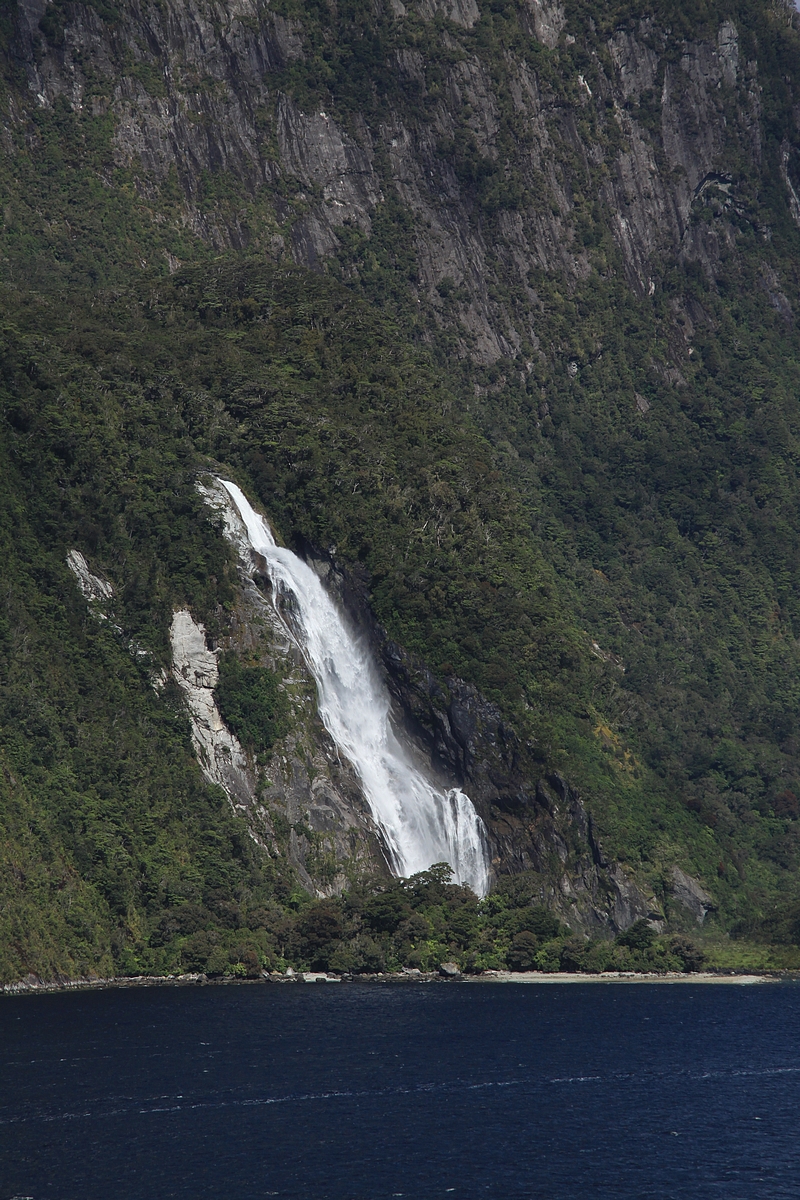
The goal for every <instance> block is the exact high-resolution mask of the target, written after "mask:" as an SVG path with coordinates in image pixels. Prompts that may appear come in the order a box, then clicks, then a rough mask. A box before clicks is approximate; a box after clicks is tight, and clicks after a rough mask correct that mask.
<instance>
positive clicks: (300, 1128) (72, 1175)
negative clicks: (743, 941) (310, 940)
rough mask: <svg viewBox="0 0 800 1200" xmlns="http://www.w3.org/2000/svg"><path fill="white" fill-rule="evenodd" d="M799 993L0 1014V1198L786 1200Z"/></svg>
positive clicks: (651, 993) (22, 1008)
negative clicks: (648, 1199)
mask: <svg viewBox="0 0 800 1200" xmlns="http://www.w3.org/2000/svg"><path fill="white" fill-rule="evenodd" d="M798 1110H800V987H798V986H797V985H780V984H774V985H772V984H770V985H763V986H753V987H734V986H732V987H724V986H703V985H694V984H680V985H675V986H668V985H667V986H659V985H657V984H656V985H650V984H637V985H614V984H585V985H584V984H577V985H569V984H563V985H561V984H554V985H540V986H536V985H533V986H522V985H520V986H515V985H502V984H455V983H445V984H406V985H391V984H390V985H381V984H346V983H344V984H337V985H330V984H325V985H321V984H316V985H310V984H285V985H269V984H263V985H260V984H254V985H250V986H248V985H241V986H221V987H205V988H178V987H175V988H168V987H162V988H151V989H141V990H128V991H125V990H109V991H103V992H92V993H78V994H74V993H73V994H60V995H47V996H21V997H3V998H0V1164H2V1165H0V1197H2V1200H9V1198H10V1197H12V1196H28V1197H33V1198H34V1200H45V1198H53V1197H55V1198H59V1200H61V1198H64V1200H77V1198H78V1197H80V1198H83V1200H107V1198H108V1197H120V1198H124V1200H168V1198H170V1197H195V1198H201V1197H202V1198H205V1197H214V1198H215V1200H219V1198H220V1197H225V1198H227V1197H240V1198H242V1200H261V1198H262V1197H266V1196H281V1197H287V1198H292V1200H384V1198H386V1200H389V1198H390V1197H400V1196H404V1197H407V1198H409V1200H438V1198H439V1197H441V1198H442V1200H446V1198H447V1197H453V1198H454V1200H479V1198H484V1197H488V1198H491V1200H500V1198H502V1200H506V1198H517V1197H519V1198H525V1200H530V1198H532V1197H535V1198H537V1200H538V1198H541V1200H545V1198H546V1200H579V1198H580V1200H583V1198H585V1197H591V1198H592V1200H628V1198H634V1197H635V1198H637V1200H638V1198H639V1197H657V1198H658V1200H666V1198H674V1200H698V1197H703V1198H704V1200H705V1198H708V1197H711V1198H714V1197H725V1198H726V1200H780V1198H782V1197H792V1198H796V1197H797V1195H798V1180H797V1170H796V1166H797V1113H798Z"/></svg>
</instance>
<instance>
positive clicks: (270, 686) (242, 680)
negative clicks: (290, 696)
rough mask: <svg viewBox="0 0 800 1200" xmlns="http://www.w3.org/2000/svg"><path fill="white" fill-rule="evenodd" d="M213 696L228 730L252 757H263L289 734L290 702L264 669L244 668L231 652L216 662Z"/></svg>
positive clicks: (273, 674)
mask: <svg viewBox="0 0 800 1200" xmlns="http://www.w3.org/2000/svg"><path fill="white" fill-rule="evenodd" d="M218 662H219V683H218V684H217V686H216V688H215V689H214V697H215V699H216V701H217V705H218V706H219V710H220V713H221V714H222V718H223V720H224V721H225V724H226V725H227V726H228V728H229V729H230V730H231V731H232V732H233V733H235V734H236V736H237V737H238V739H239V741H240V742H241V743H242V745H243V746H244V747H245V749H246V750H248V751H250V753H251V754H257V755H264V754H266V753H267V752H268V751H269V750H271V749H272V747H273V745H274V744H275V742H276V741H278V740H279V739H280V738H281V737H283V735H284V734H285V733H288V731H289V701H288V700H287V698H286V693H285V692H283V691H281V689H280V679H279V677H278V676H277V675H276V674H275V672H274V671H270V670H268V669H267V668H266V667H246V666H243V665H242V664H241V662H240V661H239V659H238V658H237V656H236V655H235V654H233V653H232V652H230V651H229V652H228V653H227V654H223V655H221V656H220V658H219V660H218Z"/></svg>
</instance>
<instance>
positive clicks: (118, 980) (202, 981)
mask: <svg viewBox="0 0 800 1200" xmlns="http://www.w3.org/2000/svg"><path fill="white" fill-rule="evenodd" d="M782 981H800V972H797V971H774V972H765V973H754V972H747V971H742V972H740V973H735V972H733V971H724V972H719V973H717V972H714V971H696V972H690V973H684V972H677V971H674V972H670V973H668V974H666V975H656V974H645V973H638V974H637V973H635V972H633V971H603V972H601V973H599V974H597V975H589V974H586V975H584V974H581V973H580V972H577V971H557V972H544V971H485V972H484V973H483V974H481V975H462V974H455V975H454V974H452V973H447V974H442V973H441V972H439V971H435V972H421V971H403V972H397V973H391V974H390V973H385V974H379V975H331V974H326V973H325V972H322V971H297V972H294V973H292V974H291V975H286V974H283V975H281V974H277V973H275V974H267V973H266V972H265V973H263V974H262V975H261V976H256V977H255V978H250V979H242V978H233V977H230V976H229V977H227V978H226V977H221V978H209V977H208V976H206V975H202V974H186V975H117V976H111V977H109V978H100V979H62V980H57V981H46V980H42V979H38V978H36V977H32V976H27V977H26V978H25V979H21V980H19V981H18V982H16V983H7V984H3V985H2V986H0V996H31V995H43V994H44V995H47V994H53V993H56V992H83V991H106V990H109V989H112V988H119V989H124V988H141V987H220V986H223V987H230V986H232V985H239V986H240V985H243V984H249V985H253V984H298V983H302V984H320V983H355V984H362V985H363V984H376V983H389V984H414V983H473V984H491V983H501V984H527V985H531V984H533V985H535V984H540V985H545V986H546V985H552V984H576V983H577V984H580V983H595V984H596V983H605V984H648V983H649V984H653V983H656V984H687V983H695V984H726V985H728V986H731V985H733V986H738V987H745V986H750V985H753V984H764V983H780V982H782Z"/></svg>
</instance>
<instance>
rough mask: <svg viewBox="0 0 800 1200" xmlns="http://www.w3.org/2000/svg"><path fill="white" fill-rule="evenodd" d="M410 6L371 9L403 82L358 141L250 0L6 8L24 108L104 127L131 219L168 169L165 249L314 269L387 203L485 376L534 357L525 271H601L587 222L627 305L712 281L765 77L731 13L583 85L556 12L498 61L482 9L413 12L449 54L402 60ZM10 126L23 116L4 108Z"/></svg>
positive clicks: (465, 1) (348, 109)
mask: <svg viewBox="0 0 800 1200" xmlns="http://www.w3.org/2000/svg"><path fill="white" fill-rule="evenodd" d="M51 7H52V9H53V12H55V11H56V6H55V5H54V6H51ZM411 8H412V6H411V5H405V4H403V3H401V2H400V0H394V3H392V4H390V5H388V7H387V9H386V10H385V11H384V10H383V8H382V6H378V11H376V18H375V19H376V21H377V22H378V23H379V25H380V27H381V29H382V30H383V37H384V40H385V43H386V46H387V54H388V55H389V57H388V58H387V61H386V62H385V64H383V66H382V68H381V69H382V70H383V71H385V72H386V73H387V75H391V76H392V77H393V78H395V79H396V83H397V86H395V87H393V89H392V91H391V95H392V97H393V98H392V100H391V103H389V102H388V101H387V102H386V103H384V104H383V105H382V107H381V108H380V109H379V111H380V117H379V120H378V121H377V122H376V123H374V124H373V125H372V126H368V124H367V120H366V118H365V117H364V116H363V115H362V114H360V113H358V112H357V111H354V110H353V107H352V104H349V105H347V106H345V109H344V111H343V112H341V113H339V112H337V113H334V112H329V111H325V109H324V107H323V106H322V105H320V106H319V107H318V108H316V109H310V108H309V105H308V94H307V92H306V93H303V95H304V97H305V98H304V99H303V101H302V103H301V102H300V100H299V99H298V97H297V96H295V95H293V94H292V85H291V77H290V76H289V75H287V70H286V69H287V67H288V66H289V65H290V64H291V63H293V62H294V63H296V62H298V61H302V60H303V59H304V58H305V59H308V58H309V56H311V55H313V54H314V53H317V50H316V49H315V47H314V45H312V42H310V41H309V40H308V36H307V33H308V31H307V28H306V24H304V22H303V21H302V20H300V21H290V20H288V19H286V18H284V17H281V16H279V15H277V14H275V13H273V12H272V11H270V9H269V8H268V7H267V6H266V4H264V3H262V2H261V0H237V3H236V4H231V5H219V4H218V3H215V2H214V0H162V2H160V3H158V4H156V3H148V0H137V3H133V4H129V5H124V6H120V9H119V15H118V18H117V19H116V20H113V21H109V20H104V19H103V18H102V17H101V16H100V15H99V13H98V11H96V10H95V9H94V8H92V7H90V6H88V5H81V4H70V5H59V6H58V10H57V11H58V14H59V16H58V21H60V22H61V24H58V23H56V25H52V22H51V26H52V27H51V26H48V24H47V21H43V18H44V17H45V13H46V11H49V10H47V6H46V4H45V2H44V0H21V2H20V4H19V6H18V14H19V15H18V20H17V31H16V38H15V43H14V52H15V55H16V58H17V61H18V63H19V64H20V65H21V66H22V68H23V69H24V71H25V72H26V75H27V80H28V88H29V94H30V98H31V103H32V105H33V106H34V107H39V108H43V109H47V108H51V107H52V106H53V105H54V104H56V103H57V102H59V101H66V102H67V104H69V105H70V106H71V107H72V108H73V110H74V111H75V112H78V113H80V112H84V111H91V112H93V113H96V114H98V115H102V114H108V115H109V116H110V117H111V119H112V121H113V135H112V155H113V163H109V164H108V165H109V168H111V167H112V166H113V164H116V165H117V166H120V167H123V168H126V169H129V170H130V171H132V172H133V174H134V176H135V177H136V180H137V185H138V187H139V189H140V191H141V194H142V198H143V203H144V204H145V205H150V204H152V202H153V201H154V200H155V199H156V198H157V194H158V188H159V187H160V186H162V185H163V184H164V183H165V181H166V180H167V179H168V178H169V177H170V173H171V172H173V173H174V176H175V179H176V180H177V182H178V184H179V186H180V191H181V195H182V205H183V215H182V217H181V218H180V220H179V221H178V222H177V223H176V240H177V235H178V234H179V233H180V235H181V236H182V235H183V229H184V227H185V226H186V225H188V226H189V227H190V228H191V229H192V230H193V231H194V232H195V233H197V234H198V235H199V236H200V237H202V238H204V239H206V240H208V241H210V242H212V243H213V244H215V245H218V246H244V245H248V244H252V245H259V246H261V247H263V248H264V250H265V251H266V252H267V253H269V254H270V255H272V256H275V255H278V256H280V255H282V254H283V253H285V252H287V251H288V252H289V253H291V255H292V256H293V257H294V258H295V260H296V261H298V262H301V263H304V264H306V265H310V266H313V267H321V266H322V263H323V261H324V260H325V259H326V257H329V256H330V255H332V254H334V253H335V252H337V250H338V248H339V247H340V244H341V231H342V229H343V227H345V226H350V227H352V228H353V229H357V230H358V231H359V232H360V233H361V234H363V235H364V236H366V237H369V236H370V234H371V231H372V227H373V220H374V215H375V212H376V211H377V209H378V207H379V206H380V205H381V203H382V201H383V200H385V199H387V198H388V197H389V196H390V195H392V194H393V195H394V197H396V198H397V199H399V201H400V202H401V203H402V205H403V206H404V207H405V208H406V210H407V212H408V213H409V214H410V215H411V217H412V218H413V234H412V238H413V248H414V250H415V254H416V259H417V266H416V271H415V273H414V276H413V277H412V278H411V279H410V281H409V282H410V285H411V286H412V287H416V289H417V292H418V295H419V296H420V298H422V297H425V298H426V299H427V300H428V301H429V303H430V304H431V306H432V308H433V310H434V311H435V313H436V314H437V317H438V319H439V320H440V321H441V322H442V323H443V324H446V325H449V326H450V327H451V328H452V330H453V332H454V333H455V335H456V336H457V338H458V339H459V342H460V345H461V347H462V350H463V353H465V354H470V355H472V356H473V357H474V358H476V359H477V360H479V361H482V362H491V361H492V360H494V359H496V358H498V357H499V356H501V355H506V356H512V357H513V356H514V355H516V354H518V353H519V352H522V351H524V352H526V353H530V351H531V348H533V349H534V350H535V349H536V347H537V345H538V338H537V330H536V325H537V313H538V311H539V297H538V295H537V291H536V286H535V283H534V281H533V276H534V275H535V274H536V272H545V273H546V274H550V275H553V274H558V275H559V276H560V277H561V278H562V279H563V281H564V283H565V286H570V281H572V282H573V283H574V282H576V281H578V280H581V279H585V278H587V277H588V275H589V272H590V270H591V269H592V267H593V266H594V268H595V269H597V270H598V271H599V272H600V273H601V274H602V273H603V272H604V271H606V270H607V266H604V263H603V260H602V256H600V257H597V256H596V255H594V254H593V252H592V250H591V238H588V239H585V238H584V236H583V233H582V232H581V230H582V229H584V228H585V221H586V215H587V212H588V211H590V210H592V211H594V217H593V218H592V219H593V220H595V221H603V220H607V221H608V222H609V226H610V229H611V232H612V234H613V237H614V240H615V242H616V244H617V246H618V248H619V251H620V252H621V255H622V261H623V265H624V271H625V274H626V277H627V279H628V282H629V284H630V286H631V287H632V288H633V289H634V290H635V291H636V292H637V293H638V294H639V295H641V296H648V295H651V294H653V293H654V292H655V291H656V290H657V289H658V288H659V287H660V281H661V279H662V277H663V275H664V271H665V268H666V267H667V266H668V264H669V263H670V262H674V261H680V262H687V261H696V262H699V263H701V264H702V266H703V269H704V271H705V272H706V274H707V275H708V276H709V277H714V275H715V273H716V272H717V271H718V269H719V263H720V259H721V256H722V254H723V253H724V252H725V251H726V250H727V249H730V248H732V247H735V245H736V242H737V238H739V237H740V236H741V232H740V230H741V228H743V227H746V226H748V224H749V225H750V226H752V222H753V220H754V219H755V218H754V217H753V215H752V214H753V213H754V212H755V211H756V207H757V206H756V207H754V196H755V193H754V192H753V184H752V181H753V179H754V178H755V177H756V175H757V173H758V172H759V171H760V169H761V163H762V157H763V154H764V134H763V130H762V102H761V90H760V84H759V67H758V62H757V60H756V59H755V58H748V57H747V55H746V54H745V52H744V51H743V49H742V45H743V43H742V37H741V33H740V30H739V28H738V27H737V25H736V23H735V22H734V21H732V20H730V19H726V20H724V21H722V22H721V23H720V25H719V27H718V28H717V29H716V30H715V31H714V32H713V34H710V35H709V36H707V37H705V38H704V39H699V40H693V41H680V40H679V39H677V38H676V36H675V35H674V34H673V33H671V32H670V31H669V30H667V29H664V28H661V27H659V26H658V25H656V23H655V22H654V21H653V20H652V19H650V18H647V19H643V20H640V21H638V22H636V23H631V22H629V23H627V24H625V25H624V26H623V27H621V28H619V29H617V30H616V31H615V32H614V33H613V34H612V35H611V36H610V37H609V38H608V39H607V40H606V41H605V42H602V41H600V40H598V39H597V38H593V39H589V40H588V41H587V43H586V47H585V49H584V51H582V53H583V59H582V64H583V65H582V66H581V69H580V72H578V71H577V68H576V67H574V66H573V63H572V55H573V47H574V48H575V51H577V49H578V48H579V47H577V46H576V38H575V37H574V36H572V35H569V34H567V33H566V32H565V26H566V15H565V10H564V8H563V6H562V4H560V3H558V2H557V0H554V2H552V3H551V2H549V0H547V2H546V0H527V3H526V4H525V5H523V6H522V7H521V9H520V11H519V14H518V15H519V21H520V25H521V27H522V29H523V30H525V31H527V34H528V36H529V37H530V38H531V52H530V53H528V52H526V50H525V48H524V42H522V43H520V44H519V45H516V46H515V47H514V49H508V50H506V51H504V53H503V58H502V63H500V62H499V61H494V60H492V61H489V59H488V58H487V54H486V52H484V51H483V50H481V49H480V46H479V44H478V43H476V40H475V38H474V36H473V35H472V33H471V32H470V31H471V30H472V29H473V27H474V26H475V25H476V23H477V22H478V21H479V20H480V16H481V9H480V6H479V5H477V4H476V3H475V0H418V3H417V4H416V12H417V14H418V16H419V17H422V18H423V19H424V20H426V21H428V22H429V23H430V24H429V26H428V28H429V30H430V39H431V41H432V42H435V43H436V46H437V48H438V50H439V51H440V52H441V53H439V54H438V55H432V56H428V55H426V53H425V52H424V50H421V49H420V48H418V47H417V46H416V44H412V43H409V44H408V45H405V44H403V30H404V25H403V22H404V21H405V20H406V19H407V15H408V12H409V11H410V9H411ZM441 18H444V24H442V22H441ZM309 19H310V18H309ZM789 19H793V18H791V16H790V13H789V9H788V8H787V20H789ZM47 30H49V32H47ZM334 33H335V31H334V28H333V27H332V28H331V31H330V36H331V37H333V36H334ZM536 43H539V44H542V45H544V46H545V47H547V48H548V51H549V52H550V53H551V54H552V55H554V56H557V57H556V58H555V59H554V61H555V62H556V63H557V66H558V73H559V74H560V77H561V78H562V79H563V81H564V85H563V86H560V87H556V86H554V84H553V82H552V79H551V78H549V77H548V75H547V73H546V72H545V73H542V72H541V71H539V70H537V67H536V61H537V60H536V55H535V53H534V52H533V50H534V47H535V45H536ZM395 44H396V48H392V47H394V46H395ZM746 44H748V45H749V44H750V43H749V42H747V43H746ZM749 53H752V51H749ZM376 69H377V68H376ZM570 80H571V81H572V82H571V83H570ZM9 120H11V122H12V124H13V123H15V122H16V123H25V122H26V121H27V116H26V114H25V113H24V112H22V111H19V110H18V109H17V108H16V107H15V106H12V108H11V110H10V115H9ZM29 130H30V132H29V137H30V138H32V139H33V143H35V140H36V136H37V135H36V131H35V128H34V127H33V126H32V125H29ZM797 162H798V148H797V145H796V144H795V143H794V142H793V141H791V140H790V139H788V138H787V139H785V140H784V143H783V146H782V149H781V159H780V172H781V177H782V182H783V186H784V191H785V196H786V202H787V205H788V207H789V210H790V211H791V213H792V216H793V217H794V219H795V220H796V221H798V223H800V201H798V196H799V195H800V183H799V182H798V180H800V172H798V169H797V165H796V164H797ZM223 176H228V177H230V178H232V179H234V180H235V181H236V186H237V188H238V200H237V202H236V203H234V204H230V203H222V202H219V203H218V202H215V203H213V204H210V203H209V202H208V201H207V200H204V199H203V196H204V189H205V190H207V187H208V182H209V180H212V179H214V178H219V177H223ZM748 180H749V181H748ZM104 182H105V184H106V185H107V186H112V183H111V176H110V174H109V173H108V172H107V173H106V175H105V176H104ZM748 189H749V190H748ZM254 201H257V203H258V208H257V213H256V210H252V211H249V210H248V204H249V203H251V202H254ZM592 205H594V209H592ZM598 206H599V208H598ZM701 215H702V216H703V217H704V219H702V220H699V219H698V217H700V216H701ZM709 218H710V219H709ZM582 222H583V223H584V224H582ZM759 236H764V237H767V236H768V231H766V232H765V231H761V230H759ZM168 253H171V252H168ZM172 257H173V258H174V259H176V261H177V258H179V257H180V256H179V255H177V256H176V255H173V256H172ZM444 281H448V283H447V286H448V288H449V289H450V290H449V293H448V294H450V295H451V296H453V297H454V299H452V300H451V302H450V304H449V306H445V305H443V303H442V298H441V296H440V293H439V290H438V289H439V287H440V285H442V283H443V282H444ZM511 293H513V294H514V297H515V299H514V302H513V304H512V303H511V301H510V299H509V297H510V295H511ZM675 369H679V365H678V364H675Z"/></svg>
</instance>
